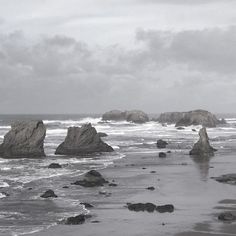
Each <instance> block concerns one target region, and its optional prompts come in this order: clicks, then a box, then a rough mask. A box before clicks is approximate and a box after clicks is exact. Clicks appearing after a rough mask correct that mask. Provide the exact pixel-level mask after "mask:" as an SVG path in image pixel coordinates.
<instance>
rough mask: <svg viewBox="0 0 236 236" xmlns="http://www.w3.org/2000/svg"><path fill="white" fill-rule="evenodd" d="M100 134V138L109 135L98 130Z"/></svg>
mask: <svg viewBox="0 0 236 236" xmlns="http://www.w3.org/2000/svg"><path fill="white" fill-rule="evenodd" d="M98 135H99V137H100V138H103V137H107V136H108V135H107V134H106V133H103V132H98Z"/></svg>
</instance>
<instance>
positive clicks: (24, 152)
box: [0, 121, 46, 158]
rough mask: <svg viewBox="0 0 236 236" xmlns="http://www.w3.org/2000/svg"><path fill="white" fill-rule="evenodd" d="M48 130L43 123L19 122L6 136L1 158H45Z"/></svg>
mask: <svg viewBox="0 0 236 236" xmlns="http://www.w3.org/2000/svg"><path fill="white" fill-rule="evenodd" d="M45 135H46V128H45V126H44V124H43V122H42V121H18V122H15V123H14V124H12V126H11V130H10V131H9V132H8V133H7V134H6V135H5V136H4V140H3V143H2V144H1V146H0V156H2V157H4V158H34V157H42V156H45V153H44V148H43V145H44V138H45Z"/></svg>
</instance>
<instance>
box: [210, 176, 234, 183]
mask: <svg viewBox="0 0 236 236" xmlns="http://www.w3.org/2000/svg"><path fill="white" fill-rule="evenodd" d="M213 179H215V180H216V181H218V182H220V183H226V184H232V185H236V174H226V175H222V176H220V177H214V178H213Z"/></svg>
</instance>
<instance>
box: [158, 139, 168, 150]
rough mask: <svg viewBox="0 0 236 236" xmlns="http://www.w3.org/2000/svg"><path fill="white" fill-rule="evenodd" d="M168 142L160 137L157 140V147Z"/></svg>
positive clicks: (164, 145)
mask: <svg viewBox="0 0 236 236" xmlns="http://www.w3.org/2000/svg"><path fill="white" fill-rule="evenodd" d="M167 145H168V143H167V142H166V141H164V140H162V139H159V140H157V148H166V146H167Z"/></svg>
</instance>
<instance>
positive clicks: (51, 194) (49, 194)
mask: <svg viewBox="0 0 236 236" xmlns="http://www.w3.org/2000/svg"><path fill="white" fill-rule="evenodd" d="M40 197H41V198H57V195H56V194H55V193H54V192H53V190H51V189H49V190H47V191H46V192H45V193H44V194H42V195H41V196H40Z"/></svg>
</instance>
